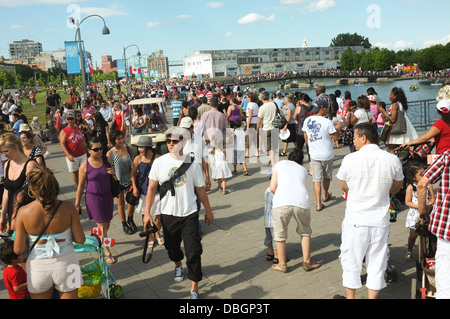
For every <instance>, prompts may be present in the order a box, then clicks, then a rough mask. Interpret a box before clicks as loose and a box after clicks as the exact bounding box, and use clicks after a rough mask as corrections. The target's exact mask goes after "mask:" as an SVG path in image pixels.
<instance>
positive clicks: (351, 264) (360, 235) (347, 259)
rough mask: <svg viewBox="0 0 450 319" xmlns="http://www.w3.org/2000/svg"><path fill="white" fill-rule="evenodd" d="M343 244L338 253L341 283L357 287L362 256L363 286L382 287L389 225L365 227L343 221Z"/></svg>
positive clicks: (352, 287) (359, 282) (387, 252)
mask: <svg viewBox="0 0 450 319" xmlns="http://www.w3.org/2000/svg"><path fill="white" fill-rule="evenodd" d="M341 237H342V244H341V254H340V256H339V258H340V260H341V265H342V283H343V286H344V287H346V288H350V289H358V288H360V287H361V286H362V284H361V269H362V263H363V260H364V257H365V268H366V271H367V281H366V287H367V288H369V289H372V290H381V289H383V288H384V287H386V280H385V278H384V274H385V271H386V269H387V261H388V256H389V247H388V239H389V226H388V227H366V226H359V227H358V226H354V225H349V224H347V223H346V222H343V223H342V236H341Z"/></svg>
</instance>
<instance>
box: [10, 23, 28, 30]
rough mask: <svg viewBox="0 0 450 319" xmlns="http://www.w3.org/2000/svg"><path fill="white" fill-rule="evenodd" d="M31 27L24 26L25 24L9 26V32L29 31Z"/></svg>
mask: <svg viewBox="0 0 450 319" xmlns="http://www.w3.org/2000/svg"><path fill="white" fill-rule="evenodd" d="M28 28H29V26H27V25H23V24H13V25H10V26H9V28H8V29H9V30H13V31H14V30H24V29H28Z"/></svg>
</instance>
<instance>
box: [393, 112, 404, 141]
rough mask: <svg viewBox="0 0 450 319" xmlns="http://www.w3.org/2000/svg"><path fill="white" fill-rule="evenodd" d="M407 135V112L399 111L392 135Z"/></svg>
mask: <svg viewBox="0 0 450 319" xmlns="http://www.w3.org/2000/svg"><path fill="white" fill-rule="evenodd" d="M405 133H406V118H405V112H404V111H400V109H399V110H398V113H397V120H396V121H395V122H394V123H392V129H391V135H400V134H405Z"/></svg>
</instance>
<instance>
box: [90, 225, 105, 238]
mask: <svg viewBox="0 0 450 319" xmlns="http://www.w3.org/2000/svg"><path fill="white" fill-rule="evenodd" d="M91 234H96V235H97V236H99V237H102V228H101V227H92V228H91Z"/></svg>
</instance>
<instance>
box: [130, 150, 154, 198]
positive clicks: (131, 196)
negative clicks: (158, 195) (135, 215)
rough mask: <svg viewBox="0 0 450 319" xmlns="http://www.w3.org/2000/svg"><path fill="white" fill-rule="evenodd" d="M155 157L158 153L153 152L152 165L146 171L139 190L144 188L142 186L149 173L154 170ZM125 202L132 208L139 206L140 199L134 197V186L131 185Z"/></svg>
mask: <svg viewBox="0 0 450 319" xmlns="http://www.w3.org/2000/svg"><path fill="white" fill-rule="evenodd" d="M155 156H156V153H155V152H153V155H152V159H151V160H150V165H149V166H148V167H147V168H146V169H145V172H144V178H143V179H142V180H141V181H140V182H139V185H138V190H139V189H140V188H141V187H142V185H144V183H145V180H146V177H148V173H149V172H150V169H151V168H152V165H153V161H154V159H155ZM125 200H126V202H127V203H128V204H130V205H131V206H136V205H137V204H139V197H136V196H134V195H133V185H131V186H130V188H129V189H128V192H127V194H126V195H125Z"/></svg>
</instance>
